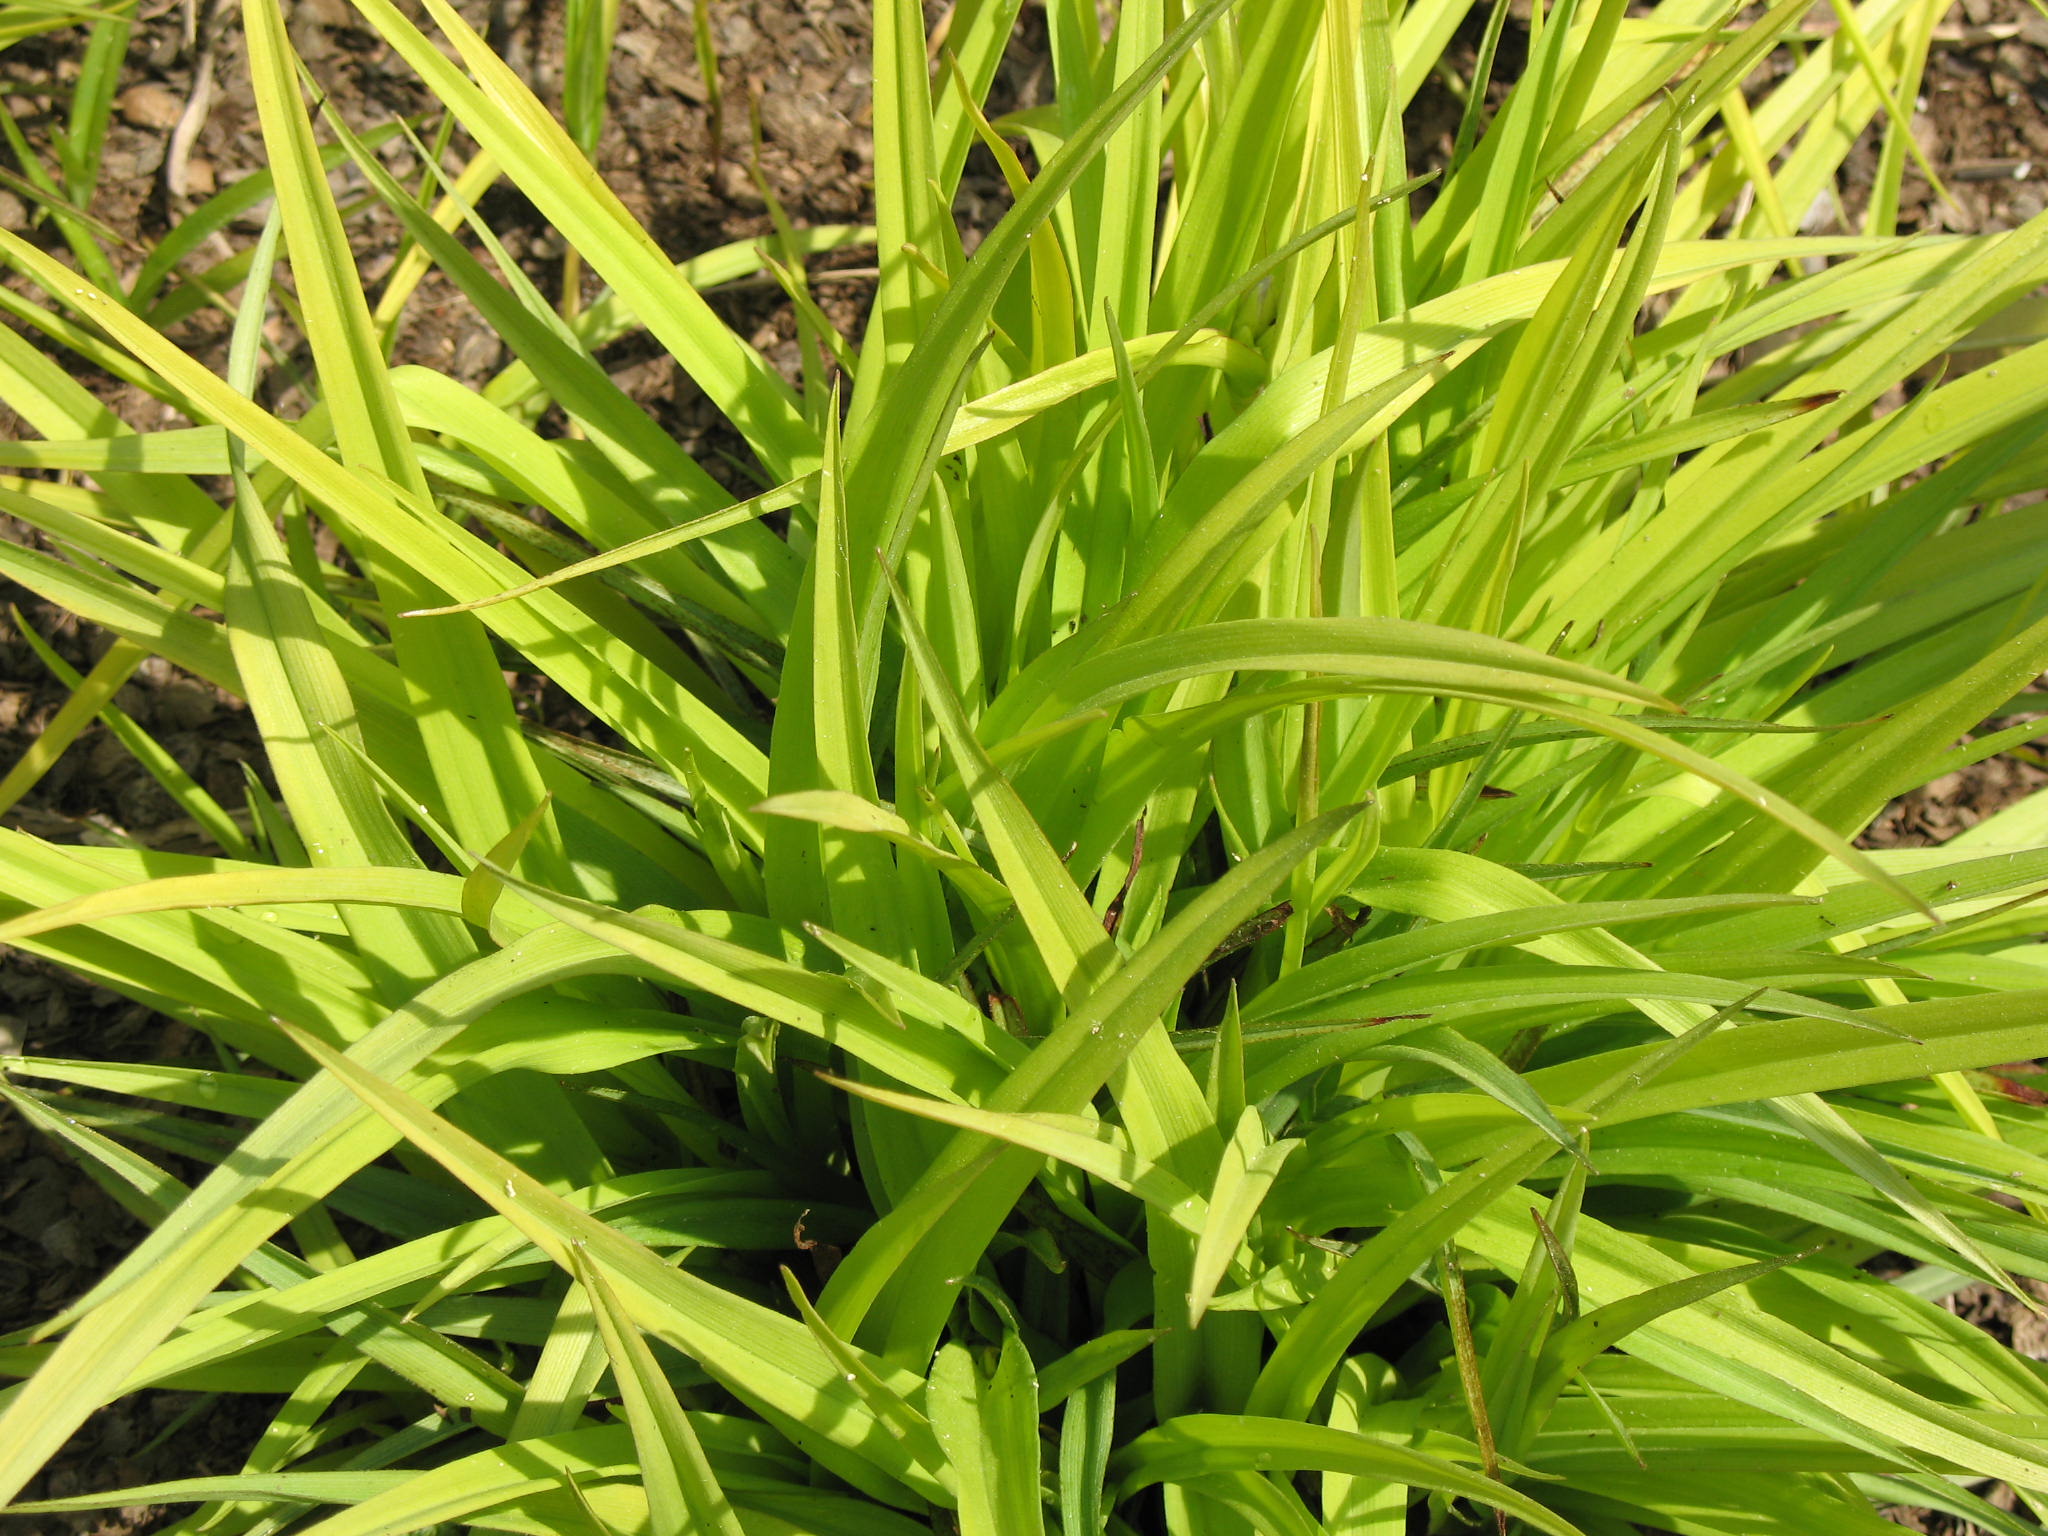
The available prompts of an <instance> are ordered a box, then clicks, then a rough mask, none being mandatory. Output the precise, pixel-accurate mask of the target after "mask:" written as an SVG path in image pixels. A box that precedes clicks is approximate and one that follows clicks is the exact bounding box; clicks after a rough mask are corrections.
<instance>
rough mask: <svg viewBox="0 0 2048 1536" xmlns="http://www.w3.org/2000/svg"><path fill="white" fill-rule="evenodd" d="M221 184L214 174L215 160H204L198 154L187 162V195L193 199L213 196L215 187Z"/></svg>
mask: <svg viewBox="0 0 2048 1536" xmlns="http://www.w3.org/2000/svg"><path fill="white" fill-rule="evenodd" d="M219 185H220V182H219V179H218V178H217V177H216V176H215V175H214V171H213V162H212V161H211V160H204V159H201V158H200V157H199V156H198V155H194V156H193V157H192V158H191V159H190V160H187V161H186V162H185V195H186V196H187V197H189V198H193V199H198V198H202V197H211V196H213V194H214V189H215V188H217V187H218V186H219Z"/></svg>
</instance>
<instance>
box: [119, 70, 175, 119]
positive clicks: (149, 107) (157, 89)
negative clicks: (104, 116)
mask: <svg viewBox="0 0 2048 1536" xmlns="http://www.w3.org/2000/svg"><path fill="white" fill-rule="evenodd" d="M114 105H115V107H116V108H117V109H118V110H119V112H120V114H121V121H122V122H124V123H127V124H128V125H129V126H130V127H132V128H155V129H158V130H159V131H161V130H164V129H169V128H175V127H176V126H177V123H178V119H179V118H180V117H182V116H183V115H184V113H185V99H184V97H182V96H180V95H179V94H178V93H177V92H176V91H174V90H172V89H171V88H170V87H169V86H168V85H159V84H157V83H156V82H155V81H153V80H148V81H144V82H143V83H142V84H141V85H131V86H129V87H128V89H127V90H125V91H123V92H122V93H121V95H120V98H119V99H118V100H117V101H116V102H115V103H114Z"/></svg>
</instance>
